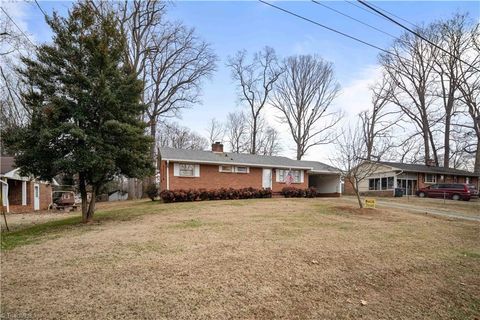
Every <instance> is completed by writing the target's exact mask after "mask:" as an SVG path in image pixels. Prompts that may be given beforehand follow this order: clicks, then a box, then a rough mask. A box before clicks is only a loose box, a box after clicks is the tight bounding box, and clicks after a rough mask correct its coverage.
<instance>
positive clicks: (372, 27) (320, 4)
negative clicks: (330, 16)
mask: <svg viewBox="0 0 480 320" xmlns="http://www.w3.org/2000/svg"><path fill="white" fill-rule="evenodd" d="M312 2H313V3H315V4H317V5H319V6H322V7H324V8H327V9H328V10H331V11H334V12H336V13H338V14H340V15H342V16H344V17H347V18H349V19H352V20H354V21H356V22H358V23H361V24H363V25H364V26H367V27H369V28H371V29H374V30H376V31H378V32H381V33H383V34H386V35H387V36H390V37H392V38H394V39H397V37H396V36H394V35H393V34H391V33H388V32H385V31H383V30H381V29H379V28H377V27H375V26H372V25H371V24H368V23H366V22H363V21H362V20H359V19H357V18H355V17H352V16H350V15H348V14H346V13H343V12H341V11H339V10H337V9H334V8H332V7H329V6H327V5H326V4H323V3H321V2H319V1H317V0H312Z"/></svg>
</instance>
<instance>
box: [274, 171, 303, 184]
mask: <svg viewBox="0 0 480 320" xmlns="http://www.w3.org/2000/svg"><path fill="white" fill-rule="evenodd" d="M277 171H278V180H277V182H287V178H288V175H290V176H291V177H292V183H302V173H303V170H288V169H277Z"/></svg>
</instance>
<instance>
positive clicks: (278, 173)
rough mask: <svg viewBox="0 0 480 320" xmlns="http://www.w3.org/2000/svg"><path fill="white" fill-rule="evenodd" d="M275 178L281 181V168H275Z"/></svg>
mask: <svg viewBox="0 0 480 320" xmlns="http://www.w3.org/2000/svg"><path fill="white" fill-rule="evenodd" d="M275 180H276V181H277V182H281V181H280V169H275Z"/></svg>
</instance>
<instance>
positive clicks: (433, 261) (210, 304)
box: [1, 199, 480, 319]
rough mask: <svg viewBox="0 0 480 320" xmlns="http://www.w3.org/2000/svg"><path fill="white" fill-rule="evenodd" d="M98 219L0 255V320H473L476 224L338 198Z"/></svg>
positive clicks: (478, 289)
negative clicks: (360, 206) (366, 206)
mask: <svg viewBox="0 0 480 320" xmlns="http://www.w3.org/2000/svg"><path fill="white" fill-rule="evenodd" d="M102 210H103V211H104V213H103V216H102V213H101V214H99V215H98V216H99V217H102V219H101V220H100V221H99V222H98V223H94V224H92V225H88V226H85V225H77V224H75V225H70V226H69V227H68V228H63V227H62V228H59V229H55V230H54V231H51V230H50V229H48V228H46V229H45V230H43V229H42V232H45V234H37V233H35V238H34V239H33V240H32V241H31V242H30V243H29V242H25V243H23V242H10V247H8V250H7V249H3V250H2V257H1V308H2V309H1V312H2V319H3V318H6V319H9V318H11V319H338V318H341V319H359V318H363V319H478V318H479V317H480V224H479V223H475V222H467V221H460V220H447V219H439V218H434V217H430V216H422V215H418V214H410V213H408V212H398V211H394V210H389V211H387V210H383V209H377V210H373V209H370V210H358V209H355V208H354V207H352V205H351V204H350V203H346V202H342V200H337V199H335V200H326V199H262V200H238V201H211V202H199V203H180V204H160V203H150V202H133V203H123V204H121V205H120V204H116V205H115V206H114V207H108V206H106V207H104V208H103V209H102ZM117 217H119V219H117ZM57 227H58V226H54V227H52V228H57ZM35 230H37V229H35ZM37 231H38V230H37ZM28 236H31V232H30V233H26V234H21V230H20V231H17V234H15V237H16V238H13V236H12V238H11V239H16V240H15V241H18V239H23V238H22V237H28ZM5 239H6V240H8V239H10V238H7V237H5ZM23 240H25V239H23ZM23 240H22V241H23ZM8 241H12V240H8ZM362 300H363V302H364V303H363V304H362ZM22 317H23V318H22Z"/></svg>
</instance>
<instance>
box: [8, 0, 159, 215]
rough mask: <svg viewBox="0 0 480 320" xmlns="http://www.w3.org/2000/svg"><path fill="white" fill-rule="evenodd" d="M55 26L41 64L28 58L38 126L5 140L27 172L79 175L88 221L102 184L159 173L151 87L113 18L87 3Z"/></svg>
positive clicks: (31, 105)
mask: <svg viewBox="0 0 480 320" xmlns="http://www.w3.org/2000/svg"><path fill="white" fill-rule="evenodd" d="M48 24H49V25H50V27H51V28H52V30H53V33H54V37H53V44H51V45H42V46H40V47H38V49H37V51H36V59H33V60H31V59H27V58H25V59H23V62H24V63H25V67H24V68H23V69H22V70H21V73H22V76H23V80H24V81H25V82H26V84H27V85H28V86H29V87H30V88H31V89H30V90H29V91H28V92H26V93H25V94H24V99H25V103H26V107H27V108H28V109H29V110H30V112H31V115H32V120H31V123H30V124H28V125H27V126H25V127H23V128H19V129H18V128H17V129H16V130H15V131H11V132H7V133H5V134H4V139H5V142H6V143H7V146H8V147H10V150H12V151H14V152H15V153H16V165H17V166H18V167H20V168H21V171H22V172H23V173H26V174H32V175H34V176H37V177H39V178H41V179H44V180H51V179H52V178H53V177H54V176H55V175H57V174H59V173H64V174H68V175H74V176H75V177H76V178H77V179H78V186H79V191H80V194H81V197H82V217H83V221H84V222H88V221H91V220H92V219H93V214H94V211H95V197H96V195H97V192H98V190H99V189H100V188H101V186H102V185H104V184H105V183H107V182H108V181H110V180H112V179H113V178H114V177H115V176H117V175H120V174H122V175H126V176H128V177H137V178H139V177H143V176H145V175H148V174H151V173H152V169H153V168H152V164H151V162H152V161H151V159H150V157H149V148H150V144H151V139H150V138H149V137H147V136H145V134H144V133H145V125H144V123H143V122H142V121H140V120H139V119H140V115H141V114H142V112H143V111H144V110H145V105H143V104H142V103H141V102H140V101H141V99H140V98H141V92H142V90H143V83H142V82H141V81H139V80H137V79H136V76H135V72H134V71H133V70H131V69H130V68H129V67H128V66H127V64H125V63H123V61H122V57H123V53H124V51H125V50H124V49H125V45H126V39H125V37H124V36H123V35H122V34H121V32H120V28H119V26H118V25H117V23H116V20H115V19H114V16H113V14H112V15H109V16H107V17H105V16H103V17H99V16H98V15H96V14H95V11H94V10H93V8H92V7H91V6H90V5H89V4H88V3H79V4H76V5H74V7H73V9H71V10H70V12H69V15H68V17H67V18H62V17H60V16H58V15H57V14H54V15H53V17H52V18H49V19H48ZM88 193H90V194H91V196H90V197H87V194H88Z"/></svg>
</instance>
